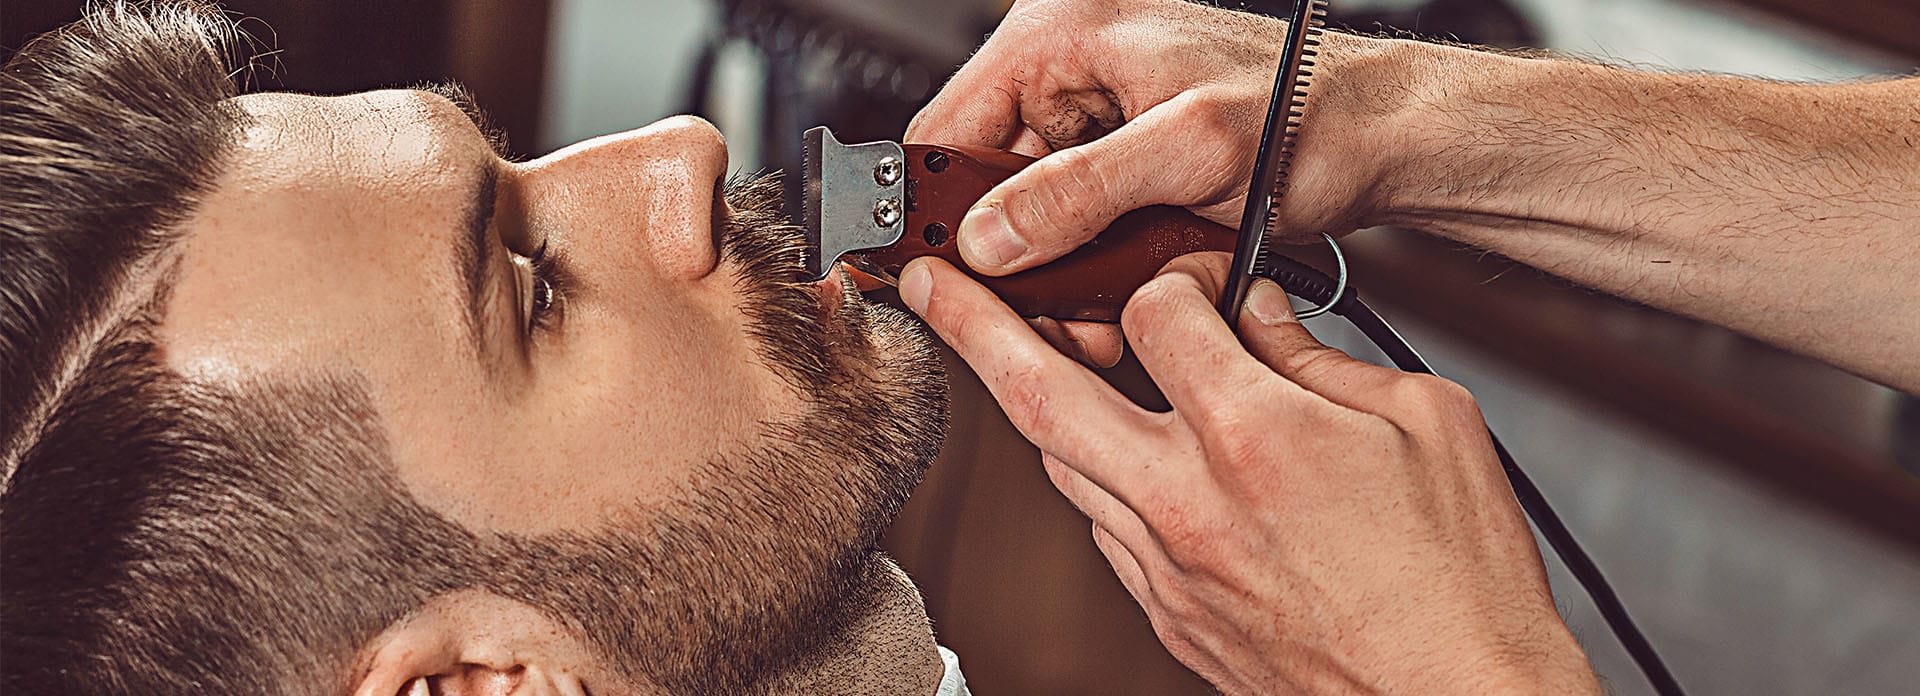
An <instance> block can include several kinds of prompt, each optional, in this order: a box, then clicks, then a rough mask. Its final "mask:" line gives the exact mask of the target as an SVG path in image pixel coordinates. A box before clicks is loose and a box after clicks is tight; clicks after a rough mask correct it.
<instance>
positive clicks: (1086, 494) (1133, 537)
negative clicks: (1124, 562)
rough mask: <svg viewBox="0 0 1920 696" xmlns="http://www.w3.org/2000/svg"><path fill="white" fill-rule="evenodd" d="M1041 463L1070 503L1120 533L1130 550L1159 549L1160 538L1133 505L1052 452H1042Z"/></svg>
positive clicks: (1148, 551) (1138, 553) (1146, 551)
mask: <svg viewBox="0 0 1920 696" xmlns="http://www.w3.org/2000/svg"><path fill="white" fill-rule="evenodd" d="M1040 465H1041V466H1042V467H1044V468H1045V469H1046V471H1047V480H1048V481H1051V482H1053V487H1054V488H1055V489H1058V490H1059V491H1060V495H1062V496H1065V497H1066V499H1067V501H1068V502H1071V503H1073V507H1074V508H1076V509H1078V510H1079V511H1080V514H1083V515H1086V516H1087V519H1089V520H1092V521H1093V523H1094V525H1096V526H1099V527H1104V528H1106V529H1107V530H1109V531H1110V532H1112V533H1113V534H1114V535H1115V536H1117V537H1121V538H1122V539H1123V543H1125V544H1126V545H1127V548H1128V549H1129V550H1130V551H1129V553H1131V554H1133V555H1134V556H1135V557H1138V556H1141V555H1145V554H1155V555H1157V554H1158V553H1159V542H1158V541H1156V540H1155V538H1154V536H1153V535H1152V533H1151V532H1149V531H1148V530H1147V525H1146V523H1145V522H1143V521H1141V519H1140V515H1139V514H1138V513H1136V512H1135V511H1134V510H1133V508H1130V507H1127V505H1126V504H1125V503H1122V502H1120V499H1119V498H1117V497H1114V495H1113V494H1112V493H1110V492H1108V491H1107V490H1106V489H1104V488H1101V487H1100V486H1099V484H1096V483H1094V482H1093V480H1092V479H1089V478H1087V477H1086V475H1084V474H1081V473H1080V472H1079V471H1076V470H1074V468H1073V467H1072V466H1069V465H1068V464H1067V463H1066V462H1064V461H1061V459H1060V458H1059V457H1057V456H1055V455H1053V454H1051V453H1043V454H1042V455H1041V457H1040Z"/></svg>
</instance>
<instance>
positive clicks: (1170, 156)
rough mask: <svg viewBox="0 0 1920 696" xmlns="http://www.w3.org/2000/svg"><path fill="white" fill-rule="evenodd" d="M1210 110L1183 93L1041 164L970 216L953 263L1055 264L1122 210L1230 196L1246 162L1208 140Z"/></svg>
mask: <svg viewBox="0 0 1920 696" xmlns="http://www.w3.org/2000/svg"><path fill="white" fill-rule="evenodd" d="M1218 110H1219V107H1214V106H1209V105H1207V102H1205V101H1203V98H1202V97H1198V96H1195V93H1193V92H1187V93H1183V94H1181V95H1179V96H1176V97H1174V98H1173V99H1171V100H1168V101H1166V102H1163V103H1161V104H1159V105H1156V106H1154V107H1153V108H1150V109H1148V110H1147V111H1146V112H1145V113H1142V114H1140V116H1139V117H1137V118H1135V119H1134V120H1133V121H1131V122H1128V123H1127V124H1125V125H1123V126H1121V127H1120V128H1119V129H1118V130H1115V131H1114V132H1113V133H1111V134H1109V135H1107V136H1106V137H1103V138H1100V139H1098V140H1094V141H1093V142H1090V143H1087V144H1085V145H1081V146H1079V147H1072V148H1067V149H1064V150H1060V151H1059V152H1055V153H1053V154H1051V155H1047V156H1046V157H1042V158H1040V160H1039V161H1036V162H1034V163H1033V164H1031V165H1028V166H1027V168H1025V169H1022V170H1020V171H1019V172H1016V173H1015V174H1014V175H1013V176H1011V177H1008V178H1007V180H1005V181H1002V182H1000V184H999V185H997V186H995V187H994V188H993V189H992V190H991V191H988V192H987V194H986V196H984V197H982V198H981V200H980V202H979V203H978V204H976V205H975V207H974V208H973V210H971V211H968V213H967V216H966V217H965V218H964V219H962V220H961V223H960V231H959V237H960V252H961V255H962V256H963V257H964V258H965V259H966V261H967V264H968V265H970V266H972V267H974V268H975V269H977V270H979V271H981V272H982V273H989V274H993V275H1004V274H1007V273H1012V272H1014V271H1019V270H1024V269H1026V268H1031V267H1033V266H1037V265H1040V264H1042V263H1045V262H1047V261H1051V260H1053V259H1056V258H1059V257H1060V256H1061V255H1063V254H1066V253H1067V252H1069V251H1072V250H1074V249H1075V248H1077V247H1079V246H1080V245H1081V244H1084V243H1086V241H1087V240H1089V239H1092V238H1093V236H1094V234H1095V233H1097V232H1099V231H1100V230H1103V229H1105V228H1106V227H1107V225H1108V224H1109V223H1112V222H1113V220H1114V218H1117V217H1119V216H1120V215H1121V214H1122V213H1125V212H1127V211H1129V210H1133V209H1135V208H1142V207H1146V206H1149V205H1155V204H1163V203H1164V204H1169V205H1183V206H1185V205H1205V204H1211V203H1216V202H1218V201H1220V200H1224V199H1225V198H1227V197H1231V196H1232V195H1235V192H1236V191H1237V189H1238V188H1240V187H1239V186H1236V185H1235V182H1237V181H1244V180H1245V179H1246V176H1247V174H1246V172H1245V170H1246V169H1247V168H1248V167H1249V166H1250V159H1249V158H1248V157H1247V156H1246V155H1245V153H1242V152H1239V148H1238V145H1237V143H1238V141H1237V140H1236V139H1234V138H1232V137H1231V136H1228V135H1219V136H1215V135H1212V134H1211V133H1210V130H1209V129H1208V127H1207V126H1206V125H1205V124H1207V123H1209V122H1218V121H1220V120H1221V119H1220V117H1218V116H1216V115H1213V114H1211V113H1209V112H1210V111H1218ZM1216 130H1217V129H1216Z"/></svg>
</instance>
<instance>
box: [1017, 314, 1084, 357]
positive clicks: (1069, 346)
mask: <svg viewBox="0 0 1920 696" xmlns="http://www.w3.org/2000/svg"><path fill="white" fill-rule="evenodd" d="M1027 326H1031V327H1033V332H1034V333H1037V334H1040V337H1041V338H1044V339H1046V340H1047V344H1048V345H1051V346H1053V348H1054V350H1058V351H1060V352H1061V353H1062V354H1064V355H1066V356H1067V357H1069V358H1073V359H1074V361H1075V362H1078V363H1080V364H1082V365H1092V362H1091V361H1090V359H1089V358H1088V356H1087V350H1086V348H1085V347H1083V346H1081V345H1080V342H1079V341H1078V340H1077V339H1075V338H1074V337H1073V335H1072V334H1069V333H1067V327H1065V326H1063V325H1061V323H1060V322H1059V321H1056V320H1054V318H1053V317H1029V318H1028V319H1027Z"/></svg>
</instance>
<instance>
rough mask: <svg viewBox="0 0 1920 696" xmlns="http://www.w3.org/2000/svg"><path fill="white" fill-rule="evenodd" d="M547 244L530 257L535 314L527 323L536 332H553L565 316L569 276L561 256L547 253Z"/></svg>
mask: <svg viewBox="0 0 1920 696" xmlns="http://www.w3.org/2000/svg"><path fill="white" fill-rule="evenodd" d="M547 243H548V242H547V241H542V242H540V248H538V249H535V250H534V251H533V255H531V256H528V257H527V261H528V262H529V263H530V265H532V267H533V311H532V312H531V313H529V315H528V317H527V323H528V324H529V325H530V327H531V329H532V330H533V331H541V330H550V329H552V328H553V326H554V325H555V324H556V323H557V322H558V321H559V320H560V318H561V316H563V312H562V309H563V308H564V306H565V302H564V300H565V298H566V289H567V282H568V279H567V273H566V271H565V269H563V268H561V264H560V259H559V258H558V255H557V254H549V253H547Z"/></svg>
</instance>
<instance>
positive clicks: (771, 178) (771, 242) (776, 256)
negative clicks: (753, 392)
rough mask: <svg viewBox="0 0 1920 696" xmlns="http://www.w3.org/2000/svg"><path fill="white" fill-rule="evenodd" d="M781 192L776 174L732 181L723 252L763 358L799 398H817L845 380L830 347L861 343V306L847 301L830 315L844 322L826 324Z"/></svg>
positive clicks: (802, 240) (802, 239)
mask: <svg viewBox="0 0 1920 696" xmlns="http://www.w3.org/2000/svg"><path fill="white" fill-rule="evenodd" d="M782 191H783V190H782V188H781V182H780V174H779V173H778V172H755V173H743V174H735V175H733V176H732V177H729V178H728V179H727V182H726V183H725V184H724V186H723V196H724V198H725V199H726V202H727V210H726V211H725V214H724V217H723V219H722V220H721V221H720V227H721V232H720V248H721V253H722V255H723V256H724V258H725V259H726V260H727V261H728V262H729V263H730V264H732V265H733V267H734V269H735V272H736V275H735V283H736V284H737V287H738V289H739V290H740V296H741V298H742V303H743V305H742V309H743V311H744V312H745V313H746V314H747V318H748V319H749V321H748V327H749V328H748V331H749V332H750V333H751V334H752V335H753V337H754V338H755V339H757V340H756V343H757V344H758V346H759V347H760V350H761V352H762V354H763V357H765V358H766V359H767V361H768V362H769V363H771V364H772V365H773V366H774V368H775V370H776V372H779V373H780V376H781V377H782V378H783V379H785V380H787V381H788V383H789V384H791V385H792V386H793V387H795V388H796V389H798V390H800V392H801V393H803V394H808V393H818V392H822V391H825V390H826V389H827V388H829V387H831V386H832V385H835V384H838V383H840V382H843V381H845V380H846V374H845V373H846V369H845V367H844V366H842V365H841V363H840V361H839V360H838V359H837V356H836V355H835V353H836V352H837V351H834V350H830V348H833V347H836V346H840V345H844V344H849V343H852V344H858V343H863V341H861V340H860V339H859V332H857V331H854V330H852V328H851V326H850V323H851V322H852V321H853V320H854V319H856V318H857V317H858V316H860V315H861V311H862V309H863V308H862V306H861V305H860V303H858V302H848V303H844V306H843V307H842V308H841V310H842V311H839V312H835V313H833V316H834V317H835V318H838V319H841V320H842V321H839V322H835V323H833V324H830V323H829V321H828V318H827V315H826V313H824V312H822V311H821V306H820V301H819V299H818V297H819V295H818V290H817V289H816V287H815V286H814V284H813V283H811V282H808V281H807V280H806V261H805V254H806V253H807V247H806V235H805V233H804V232H803V231H802V230H801V228H800V226H799V225H796V224H794V223H793V220H792V219H791V218H790V217H788V216H787V214H786V211H785V210H784V208H783V201H784V198H783V192H782ZM849 294H851V290H849Z"/></svg>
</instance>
